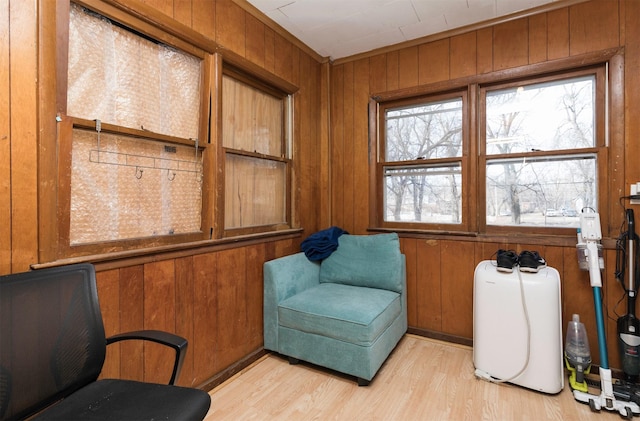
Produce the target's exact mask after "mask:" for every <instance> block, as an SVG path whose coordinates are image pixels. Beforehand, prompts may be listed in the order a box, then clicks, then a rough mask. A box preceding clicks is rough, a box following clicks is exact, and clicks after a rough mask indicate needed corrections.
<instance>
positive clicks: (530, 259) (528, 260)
mask: <svg viewBox="0 0 640 421" xmlns="http://www.w3.org/2000/svg"><path fill="white" fill-rule="evenodd" d="M518 264H519V265H520V272H531V273H537V272H538V271H539V270H540V269H542V268H546V267H547V261H546V260H544V259H543V258H542V257H541V256H540V255H539V254H538V252H537V251H529V250H524V251H523V252H522V253H520V256H518Z"/></svg>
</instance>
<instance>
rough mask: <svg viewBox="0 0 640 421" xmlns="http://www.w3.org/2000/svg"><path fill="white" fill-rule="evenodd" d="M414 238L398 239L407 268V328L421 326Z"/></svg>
mask: <svg viewBox="0 0 640 421" xmlns="http://www.w3.org/2000/svg"><path fill="white" fill-rule="evenodd" d="M416 243H417V240H416V239H415V238H400V250H401V251H402V254H404V256H405V260H406V267H407V321H408V323H409V326H422V324H421V323H420V322H419V320H418V291H419V290H418V281H417V274H418V267H417V262H418V257H417V254H416Z"/></svg>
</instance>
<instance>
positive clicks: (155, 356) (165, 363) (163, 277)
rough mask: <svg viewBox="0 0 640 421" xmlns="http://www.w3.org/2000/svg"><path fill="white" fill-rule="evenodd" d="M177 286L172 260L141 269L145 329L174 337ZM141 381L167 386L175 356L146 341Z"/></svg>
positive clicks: (165, 349)
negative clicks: (163, 332)
mask: <svg viewBox="0 0 640 421" xmlns="http://www.w3.org/2000/svg"><path fill="white" fill-rule="evenodd" d="M175 297H176V283H175V264H174V261H173V260H163V261H160V262H153V263H148V264H145V265H144V304H143V309H144V328H145V329H155V330H164V331H167V332H172V333H175V331H176V327H175V321H176V307H175V305H176V298H175ZM144 356H145V358H144V379H145V380H146V381H149V382H155V383H168V381H169V379H170V378H171V370H167V367H171V363H172V361H173V359H174V358H175V353H174V352H173V351H172V350H171V349H169V348H167V347H164V346H162V345H159V344H156V343H152V342H149V341H145V343H144Z"/></svg>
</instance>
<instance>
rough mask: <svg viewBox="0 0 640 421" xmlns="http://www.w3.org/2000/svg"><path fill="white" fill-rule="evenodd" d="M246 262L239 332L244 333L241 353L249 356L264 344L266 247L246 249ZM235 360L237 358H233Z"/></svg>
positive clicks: (261, 245) (258, 245)
mask: <svg viewBox="0 0 640 421" xmlns="http://www.w3.org/2000/svg"><path fill="white" fill-rule="evenodd" d="M246 253H247V261H246V283H247V286H246V297H245V300H246V302H247V305H246V309H247V310H246V315H245V320H244V326H241V330H242V331H243V332H244V333H243V334H244V347H243V348H242V353H243V354H244V355H247V354H249V353H250V352H252V351H255V350H256V349H260V348H261V347H262V346H263V344H264V339H263V332H264V330H263V312H262V307H263V302H264V288H263V283H262V279H263V269H262V268H263V265H264V262H266V261H267V260H268V259H267V258H266V247H265V245H264V244H257V245H255V246H251V247H247V248H246ZM235 358H237V356H235Z"/></svg>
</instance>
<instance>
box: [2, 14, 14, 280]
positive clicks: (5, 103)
mask: <svg viewBox="0 0 640 421" xmlns="http://www.w3.org/2000/svg"><path fill="white" fill-rule="evenodd" d="M0 8H1V9H0V34H5V35H2V36H0V221H3V223H2V224H0V274H5V273H11V248H12V246H11V231H12V230H11V227H12V225H13V222H12V220H11V126H10V119H11V114H10V112H9V111H10V105H9V102H10V99H11V95H10V94H11V85H10V80H9V69H10V62H9V51H10V48H9V37H8V36H6V34H8V33H9V3H8V2H3V3H2V4H1V5H0Z"/></svg>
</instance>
